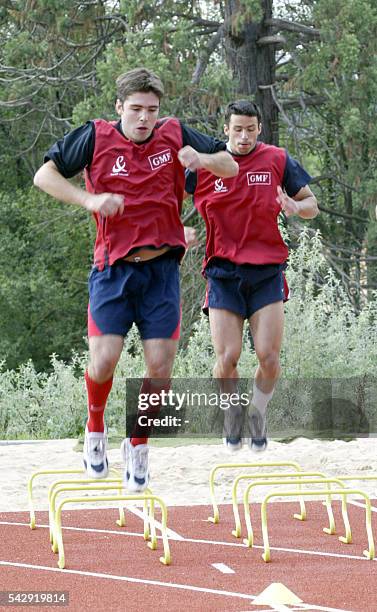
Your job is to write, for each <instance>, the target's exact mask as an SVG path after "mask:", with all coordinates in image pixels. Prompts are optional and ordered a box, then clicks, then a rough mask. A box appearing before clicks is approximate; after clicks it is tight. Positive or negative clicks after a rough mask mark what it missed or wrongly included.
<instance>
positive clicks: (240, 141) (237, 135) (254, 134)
mask: <svg viewBox="0 0 377 612" xmlns="http://www.w3.org/2000/svg"><path fill="white" fill-rule="evenodd" d="M261 130H262V125H261V124H259V125H258V118H257V117H249V116H248V115H231V116H230V119H229V125H227V124H225V125H224V133H225V135H226V136H228V139H229V146H230V150H231V151H232V153H238V155H247V153H250V151H252V150H253V149H254V147H255V145H256V144H257V138H258V135H259V134H260V133H261Z"/></svg>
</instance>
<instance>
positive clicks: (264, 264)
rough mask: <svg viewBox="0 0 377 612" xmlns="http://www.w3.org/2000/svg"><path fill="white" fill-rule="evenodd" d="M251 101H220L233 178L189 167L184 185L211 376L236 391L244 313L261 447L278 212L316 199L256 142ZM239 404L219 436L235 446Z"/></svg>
mask: <svg viewBox="0 0 377 612" xmlns="http://www.w3.org/2000/svg"><path fill="white" fill-rule="evenodd" d="M261 128H262V125H261V115H260V111H259V109H258V107H257V106H256V105H255V104H254V103H252V102H250V101H248V100H238V101H236V102H232V103H231V104H229V105H228V107H227V109H226V113H225V125H224V132H225V135H226V136H227V137H228V145H227V146H228V150H229V151H230V153H231V154H232V156H233V158H234V160H236V161H237V163H238V164H239V168H240V171H239V174H238V176H237V177H234V178H227V179H224V180H223V179H216V177H214V176H213V175H211V174H210V173H209V172H208V171H207V170H206V169H205V168H200V169H198V170H197V171H196V172H189V173H188V174H187V178H186V191H187V192H188V193H193V194H194V203H195V206H196V208H197V209H198V211H199V213H200V214H201V216H202V217H203V219H204V221H205V224H206V229H207V238H206V253H205V259H204V262H203V273H204V276H205V277H206V278H207V294H206V304H205V308H204V311H205V312H207V313H209V321H210V327H211V335H212V341H213V345H214V349H215V353H216V363H215V367H214V370H213V375H214V377H215V378H216V379H219V383H220V388H221V391H222V392H227V393H236V392H237V390H238V389H237V379H238V371H237V364H238V360H239V358H240V355H241V350H242V335H243V327H244V321H245V319H247V321H248V323H249V326H250V331H251V334H252V337H253V341H254V347H255V352H256V355H257V358H258V367H257V370H256V372H255V376H254V384H253V391H252V398H251V403H250V406H249V415H248V422H249V429H250V446H251V449H252V450H255V451H263V450H264V449H265V448H266V446H267V428H266V411H267V405H268V403H269V401H270V400H271V398H272V395H273V392H274V388H275V385H276V381H277V379H278V377H279V374H280V361H279V355H280V347H281V343H282V338H283V326H284V310H283V302H284V300H285V298H286V289H285V287H286V285H285V279H284V275H283V270H284V268H285V267H286V260H287V257H288V249H287V246H286V244H285V243H284V241H283V239H282V237H281V234H280V232H279V227H278V216H279V214H280V213H281V212H284V213H285V215H286V216H291V215H298V216H299V217H301V218H303V219H312V218H313V217H315V216H316V215H317V213H318V207H317V201H316V198H315V197H314V195H313V193H312V191H311V190H310V189H309V187H308V182H309V181H310V176H309V175H308V174H307V172H305V170H304V169H303V168H302V167H301V166H300V164H299V163H298V162H297V161H295V160H294V159H292V158H291V157H290V155H289V154H288V153H287V152H286V150H285V149H282V148H280V147H275V146H271V145H266V144H264V143H262V142H258V140H257V139H258V136H259V134H260V133H261ZM242 425H243V411H242V406H241V405H240V406H232V407H230V408H229V409H228V410H227V411H226V413H225V415H224V443H225V444H226V446H227V447H228V449H229V450H231V451H234V450H238V449H240V448H241V446H242V437H241V432H242Z"/></svg>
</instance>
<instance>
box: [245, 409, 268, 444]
mask: <svg viewBox="0 0 377 612" xmlns="http://www.w3.org/2000/svg"><path fill="white" fill-rule="evenodd" d="M248 417H249V429H250V434H251V438H250V439H249V446H250V448H251V450H252V451H254V452H255V453H261V452H263V451H265V450H266V448H267V423H266V415H262V414H261V413H260V412H259V410H257V408H255V406H253V405H251V406H250V409H249V415H248Z"/></svg>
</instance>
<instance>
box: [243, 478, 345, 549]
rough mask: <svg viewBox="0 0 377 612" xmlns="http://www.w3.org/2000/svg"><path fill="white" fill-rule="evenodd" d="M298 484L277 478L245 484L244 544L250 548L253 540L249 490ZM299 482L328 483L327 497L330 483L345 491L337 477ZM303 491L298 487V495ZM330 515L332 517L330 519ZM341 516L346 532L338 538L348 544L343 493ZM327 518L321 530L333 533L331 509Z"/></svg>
mask: <svg viewBox="0 0 377 612" xmlns="http://www.w3.org/2000/svg"><path fill="white" fill-rule="evenodd" d="M298 484H299V483H298V482H297V480H289V479H287V480H283V479H279V480H265V481H262V482H252V483H251V484H249V485H248V486H247V488H246V489H245V493H244V498H243V504H244V513H245V523H246V527H247V538H246V539H245V540H244V544H246V546H248V547H249V548H252V546H253V541H254V536H253V528H252V526H251V518H250V502H249V495H250V491H251V490H252V489H254V488H255V487H258V486H276V485H279V486H281V485H298ZM300 484H301V485H303V484H309V485H313V484H326V485H328V486H327V498H329V494H330V492H331V493H332V491H331V489H330V487H329V485H330V484H338V485H339V486H340V487H342V488H343V489H344V491H346V488H345V485H344V484H343V483H342V482H341V481H340V480H338V479H337V478H312V479H310V480H309V479H308V480H305V479H301V480H300ZM304 492H305V491H302V490H301V489H300V495H302V494H303V493H304ZM281 493H282V494H283V493H284V491H281ZM276 494H277V495H279V492H277V493H276ZM296 496H297V491H296ZM330 517H332V520H331V518H330ZM342 517H343V522H344V528H345V532H346V534H345V536H344V537H343V536H341V537H340V538H339V540H341V542H344V543H345V544H350V543H351V542H352V534H351V527H350V524H349V520H348V513H347V503H346V496H345V495H343V497H342ZM329 518H330V525H329V527H324V528H323V531H324V532H325V533H328V534H330V535H333V534H334V533H335V521H334V520H333V519H334V517H333V515H332V511H331V514H329Z"/></svg>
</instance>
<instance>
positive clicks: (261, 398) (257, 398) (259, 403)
mask: <svg viewBox="0 0 377 612" xmlns="http://www.w3.org/2000/svg"><path fill="white" fill-rule="evenodd" d="M274 391H275V388H274V389H272V391H270V392H269V393H263V391H261V390H260V389H258V387H257V385H256V384H255V381H254V384H253V397H252V398H251V406H250V409H251V411H252V408H253V406H254V407H255V408H256V409H257V410H258V411H259V412H260V414H261V415H262V416H264V415H265V414H266V411H267V405H268V403H269V401H270V400H271V398H272V396H273V394H274Z"/></svg>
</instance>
